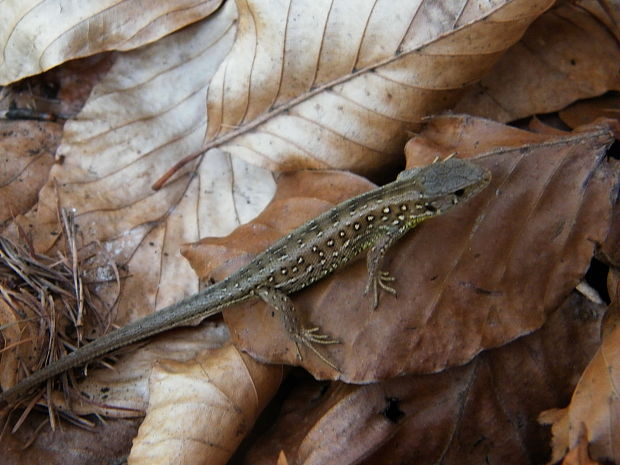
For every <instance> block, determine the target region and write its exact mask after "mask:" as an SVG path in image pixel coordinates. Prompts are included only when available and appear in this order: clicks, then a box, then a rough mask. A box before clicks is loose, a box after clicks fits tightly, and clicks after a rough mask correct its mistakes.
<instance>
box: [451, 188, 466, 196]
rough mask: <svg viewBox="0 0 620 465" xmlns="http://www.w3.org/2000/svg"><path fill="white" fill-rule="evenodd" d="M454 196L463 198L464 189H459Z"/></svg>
mask: <svg viewBox="0 0 620 465" xmlns="http://www.w3.org/2000/svg"><path fill="white" fill-rule="evenodd" d="M454 195H456V196H457V197H463V195H465V189H459V190H458V191H456V192H455V193H454Z"/></svg>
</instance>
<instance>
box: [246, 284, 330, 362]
mask: <svg viewBox="0 0 620 465" xmlns="http://www.w3.org/2000/svg"><path fill="white" fill-rule="evenodd" d="M257 294H258V296H259V297H260V298H261V299H262V300H263V301H264V302H265V303H266V304H267V305H269V306H270V307H272V308H274V309H276V310H277V314H278V316H279V317H280V320H281V321H282V323H283V324H284V327H285V328H286V331H287V332H288V335H289V338H290V339H291V340H292V341H293V342H294V343H295V347H296V349H297V356H298V358H299V359H300V360H302V359H303V357H302V355H301V350H300V349H301V347H300V345H304V346H305V347H307V348H308V349H310V350H311V351H312V352H314V354H315V355H316V356H317V357H318V358H319V359H321V361H322V362H324V363H325V364H326V365H328V366H330V367H331V368H333V369H334V370H336V371H338V372H340V370H339V369H338V367H336V365H335V364H334V363H333V362H332V361H331V360H329V359H328V358H327V357H326V356H325V355H323V354H322V353H321V352H320V351H319V350H318V349H317V348H316V347H315V345H317V344H318V345H330V344H340V341H339V340H337V339H333V338H331V336H329V335H327V334H322V333H320V332H319V331H320V328H319V327H318V326H314V327H305V326H304V325H302V324H301V319H300V315H299V314H298V312H297V310H296V309H295V305H294V304H293V301H292V300H291V298H290V297H289V296H288V295H286V294H285V293H284V292H282V291H280V290H278V289H275V288H270V287H261V288H260V289H258V291H257Z"/></svg>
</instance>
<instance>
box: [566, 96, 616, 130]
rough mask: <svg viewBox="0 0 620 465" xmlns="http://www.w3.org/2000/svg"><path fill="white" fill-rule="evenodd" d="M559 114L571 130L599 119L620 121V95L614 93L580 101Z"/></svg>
mask: <svg viewBox="0 0 620 465" xmlns="http://www.w3.org/2000/svg"><path fill="white" fill-rule="evenodd" d="M558 114H559V116H560V118H562V121H563V122H564V123H565V124H566V125H567V126H568V127H570V128H575V127H577V126H583V125H584V124H589V123H591V122H592V121H594V120H595V119H597V118H614V119H616V120H620V95H619V94H618V93H613V92H612V93H611V94H608V95H604V96H603V97H599V98H595V99H591V100H583V101H579V102H576V103H574V104H573V105H570V106H568V107H567V108H565V109H563V110H562V111H560V112H559V113H558Z"/></svg>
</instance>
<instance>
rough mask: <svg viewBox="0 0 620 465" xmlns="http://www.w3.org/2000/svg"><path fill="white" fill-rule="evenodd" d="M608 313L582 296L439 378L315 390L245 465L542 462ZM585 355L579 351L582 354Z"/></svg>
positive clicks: (293, 401) (292, 405)
mask: <svg viewBox="0 0 620 465" xmlns="http://www.w3.org/2000/svg"><path fill="white" fill-rule="evenodd" d="M604 311H605V307H604V306H602V305H595V304H592V303H591V302H589V301H587V299H585V298H584V297H582V296H580V295H578V294H577V293H573V294H571V295H570V297H569V298H568V299H567V300H566V301H565V302H564V303H563V305H562V306H560V307H559V308H558V309H556V311H555V312H554V313H553V314H552V315H551V316H550V317H549V319H548V320H547V322H546V323H545V325H544V326H543V327H542V328H541V329H540V330H539V331H536V332H535V333H533V334H531V335H528V336H526V337H524V338H521V339H519V340H517V341H514V342H512V343H511V344H508V345H506V346H504V347H501V348H499V349H495V350H491V351H488V352H485V353H483V354H481V355H479V356H478V357H477V358H476V359H475V360H473V361H472V362H471V363H470V364H468V365H466V366H464V367H459V368H453V369H450V370H447V371H444V372H442V373H438V374H434V375H422V376H407V377H402V378H396V379H392V380H389V381H385V382H381V383H378V384H373V385H367V386H360V387H354V386H350V385H344V384H334V385H332V388H331V389H330V390H329V391H327V393H326V394H325V395H324V394H323V393H322V392H321V391H322V390H323V388H322V387H317V388H312V387H310V386H309V385H308V384H307V383H306V384H304V386H302V388H301V389H299V390H298V391H296V392H294V393H293V395H292V396H290V397H291V398H290V399H288V400H287V401H286V402H285V404H284V405H283V407H282V409H281V415H280V417H279V418H278V420H277V422H276V425H275V426H274V427H273V428H272V429H271V430H270V431H269V432H268V433H267V434H265V435H263V436H260V437H258V438H257V439H256V440H255V443H254V445H253V447H252V449H251V450H250V452H249V453H248V455H247V456H246V460H245V463H248V464H253V465H260V464H268V463H273V461H274V458H275V457H276V456H277V455H278V454H279V453H280V454H282V455H284V456H285V457H286V459H287V463H289V464H291V465H301V464H310V463H312V464H315V465H316V464H323V463H325V464H327V463H334V457H338V463H339V464H343V465H346V464H353V463H355V464H373V465H380V464H394V463H415V464H426V463H428V464H430V463H442V464H446V465H450V464H455V465H456V464H459V465H460V464H464V463H465V464H480V465H482V464H488V463H501V464H505V465H512V464H514V465H524V464H537V463H542V462H543V461H544V460H545V459H546V458H547V457H546V456H547V454H548V447H547V442H548V435H547V434H546V431H545V428H543V427H541V426H540V425H539V424H538V423H537V422H536V417H537V415H538V413H539V412H540V411H541V410H542V409H544V408H547V406H551V405H553V406H557V405H562V404H563V403H565V402H566V401H567V399H568V398H570V394H571V392H572V389H573V388H574V386H575V384H576V382H577V379H578V377H579V374H580V372H581V370H582V369H583V367H585V366H586V364H587V363H588V358H589V357H590V356H591V355H592V354H593V353H594V352H595V351H596V349H597V347H598V344H599V342H600V338H599V335H600V325H601V320H602V317H603V314H604ZM575 347H579V350H574V348H575Z"/></svg>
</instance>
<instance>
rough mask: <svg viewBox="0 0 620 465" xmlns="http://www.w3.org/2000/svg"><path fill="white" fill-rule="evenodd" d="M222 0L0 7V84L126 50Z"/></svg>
mask: <svg viewBox="0 0 620 465" xmlns="http://www.w3.org/2000/svg"><path fill="white" fill-rule="evenodd" d="M221 1H222V0H175V1H170V0H165V1H148V2H145V1H142V0H124V1H122V2H118V1H111V0H94V1H93V0H91V1H88V2H78V3H75V2H69V1H65V0H43V1H40V0H19V1H7V2H3V3H2V15H1V16H0V52H1V53H0V57H1V58H0V84H8V83H11V82H14V81H18V80H20V79H23V78H24V77H26V76H31V75H33V74H39V73H41V72H43V71H46V70H48V69H50V68H53V67H54V66H57V65H59V64H61V63H64V62H66V61H69V60H73V59H75V58H81V57H85V56H89V55H94V54H95V53H99V52H103V51H106V50H131V49H134V48H138V47H140V46H143V45H145V44H148V43H151V42H154V41H156V40H158V39H161V38H162V37H164V36H166V35H168V34H170V33H172V32H174V31H176V30H178V29H181V28H182V27H185V26H187V25H189V24H192V23H194V22H196V21H198V20H200V19H202V18H205V17H207V16H209V15H210V14H211V13H212V12H213V11H214V10H216V9H217V8H218V7H219V5H220V3H221Z"/></svg>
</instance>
